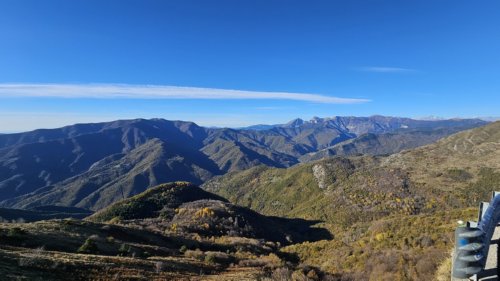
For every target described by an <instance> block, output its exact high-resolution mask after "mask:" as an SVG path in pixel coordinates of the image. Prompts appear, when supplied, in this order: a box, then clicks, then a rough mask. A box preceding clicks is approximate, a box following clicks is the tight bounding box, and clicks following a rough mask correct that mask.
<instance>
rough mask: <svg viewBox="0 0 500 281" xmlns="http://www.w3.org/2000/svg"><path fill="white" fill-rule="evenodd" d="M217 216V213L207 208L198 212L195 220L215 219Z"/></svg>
mask: <svg viewBox="0 0 500 281" xmlns="http://www.w3.org/2000/svg"><path fill="white" fill-rule="evenodd" d="M214 215H215V212H214V211H213V210H212V209H210V208H208V207H205V208H203V209H201V210H198V211H197V212H196V213H195V214H194V216H195V218H205V217H213V216H214Z"/></svg>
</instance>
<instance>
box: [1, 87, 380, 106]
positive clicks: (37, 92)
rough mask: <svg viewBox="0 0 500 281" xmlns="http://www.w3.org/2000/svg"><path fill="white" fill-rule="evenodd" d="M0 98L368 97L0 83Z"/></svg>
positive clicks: (311, 99)
mask: <svg viewBox="0 0 500 281" xmlns="http://www.w3.org/2000/svg"><path fill="white" fill-rule="evenodd" d="M0 97H37V98H96V99H98V98H106V99H114V98H128V99H276V100H296V101H307V102H317V103H333V104H355V103H365V102H369V101H370V100H368V99H357V98H340V97H332V96H327V95H319V94H309V93H289V92H261V91H242V90H227V89H214V88H195V87H176V86H162V85H129V84H0Z"/></svg>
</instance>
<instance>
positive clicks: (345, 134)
mask: <svg viewBox="0 0 500 281" xmlns="http://www.w3.org/2000/svg"><path fill="white" fill-rule="evenodd" d="M482 124H484V122H483V121H480V120H475V119H474V120H472V119H470V120H446V121H419V120H412V119H407V118H395V117H382V116H373V117H334V118H324V119H321V118H315V119H313V120H311V121H308V122H306V121H302V120H294V121H292V122H290V123H288V124H285V125H281V126H275V127H272V128H271V129H268V130H259V131H257V130H235V129H214V128H203V127H199V126H197V125H196V124H194V123H192V122H182V121H167V120H163V119H151V120H144V119H136V120H122V121H115V122H108V123H98V124H77V125H74V126H68V127H63V128H59V129H50V130H36V131H32V132H27V133H18V134H7V135H1V136H0V202H1V203H0V205H1V206H4V207H14V208H31V207H35V206H42V205H63V206H77V207H82V208H85V209H91V210H98V209H101V208H104V207H106V206H107V205H109V204H111V203H113V202H116V201H117V200H120V199H123V198H127V197H130V196H133V195H135V194H138V193H140V192H142V191H144V190H146V189H147V188H149V187H152V186H155V185H157V184H160V183H164V182H170V181H177V180H184V181H190V182H194V183H197V184H201V183H203V182H205V181H206V180H208V179H210V178H212V177H213V176H216V175H222V174H224V173H226V172H232V171H240V170H244V169H248V168H251V167H255V166H259V165H266V166H270V167H279V168H285V167H290V166H293V165H295V164H297V163H299V160H302V159H301V157H306V158H311V159H316V158H318V157H323V156H327V155H326V154H325V155H323V152H319V153H317V154H313V156H310V154H311V153H316V152H317V151H318V150H320V149H325V148H329V147H331V146H332V145H336V144H338V143H341V142H345V141H348V142H349V143H346V146H342V147H343V149H342V151H344V152H341V150H336V152H335V153H338V154H340V153H345V154H348V155H351V154H352V153H354V152H356V153H358V152H360V153H373V154H378V153H380V152H383V153H393V152H397V151H399V150H401V149H404V148H407V147H411V146H416V145H421V144H425V143H427V142H430V141H432V140H435V139H437V138H439V137H442V136H444V135H447V134H450V133H451V132H453V131H456V130H462V129H465V128H469V127H475V126H479V125H482ZM406 130H411V132H407V131H406ZM389 132H393V133H391V134H392V135H391V137H389V138H387V137H385V136H382V135H378V134H384V133H389ZM362 134H375V135H374V137H375V138H377V141H376V142H373V141H366V139H367V138H366V135H365V136H361V137H360V138H356V137H357V136H358V135H362ZM353 139H354V140H353ZM397 140H405V141H406V143H408V145H406V146H397V145H395V142H396V141H397ZM339 145H340V144H339ZM353 145H354V147H352V146H353ZM347 146H349V147H351V148H349V149H347V148H345V147H347ZM368 147H370V149H368ZM328 151H331V149H329V150H328ZM327 154H328V155H329V154H330V152H329V153H327Z"/></svg>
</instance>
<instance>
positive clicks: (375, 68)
mask: <svg viewBox="0 0 500 281" xmlns="http://www.w3.org/2000/svg"><path fill="white" fill-rule="evenodd" d="M358 70H360V71H366V72H376V73H408V72H416V70H415V69H411V68H402V67H385V66H364V67H360V68H359V69H358Z"/></svg>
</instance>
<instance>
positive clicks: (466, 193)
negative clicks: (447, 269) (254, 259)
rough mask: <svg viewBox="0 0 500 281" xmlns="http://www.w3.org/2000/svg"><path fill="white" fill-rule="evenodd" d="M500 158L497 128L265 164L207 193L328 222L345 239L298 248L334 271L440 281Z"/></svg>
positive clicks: (496, 175)
mask: <svg viewBox="0 0 500 281" xmlns="http://www.w3.org/2000/svg"><path fill="white" fill-rule="evenodd" d="M499 153H500V122H495V123H491V124H488V125H486V126H483V127H479V128H475V129H471V130H467V131H463V132H459V133H457V134H454V135H451V136H449V137H446V138H443V139H441V140H439V141H437V142H436V143H433V144H430V145H427V146H422V147H419V148H415V149H411V150H406V151H402V152H400V153H396V154H393V155H390V156H384V157H383V156H375V157H374V156H357V157H350V158H346V157H339V156H337V157H333V158H327V159H323V160H319V161H314V162H310V163H305V164H300V165H296V166H294V167H291V168H287V169H278V168H270V167H265V166H259V167H255V168H252V169H249V170H246V171H241V172H233V173H228V174H227V175H224V176H219V177H215V178H213V179H211V180H210V181H208V182H206V183H205V184H204V185H203V188H204V189H205V190H208V191H211V192H214V193H216V194H219V195H221V196H224V197H225V198H227V199H229V200H230V201H231V202H233V203H235V204H239V205H242V206H246V207H249V208H251V209H253V210H256V211H258V212H261V213H263V214H266V215H279V216H284V217H298V218H307V219H319V220H323V221H325V223H326V225H327V228H329V229H330V230H331V232H332V233H333V235H334V237H344V238H341V241H339V240H336V241H329V242H314V243H304V244H301V245H294V246H291V247H289V248H288V250H289V251H290V252H292V253H296V254H298V255H299V256H301V257H302V258H303V259H305V260H307V261H309V262H310V263H314V264H321V265H322V268H323V269H324V270H327V271H330V272H343V275H344V276H346V278H353V279H354V280H363V276H365V277H366V275H363V274H362V272H364V273H365V274H368V276H370V274H373V275H372V277H373V279H374V280H376V276H384V278H389V279H391V280H431V279H433V278H434V272H435V271H436V270H437V267H438V265H439V264H440V263H441V262H442V261H443V260H445V259H446V258H447V257H448V251H449V249H450V248H451V245H452V244H451V242H452V238H451V237H452V235H453V229H454V226H455V225H454V222H455V221H456V220H458V219H471V218H472V217H473V216H474V215H475V214H474V213H473V212H471V209H468V207H472V206H476V204H477V203H478V202H479V201H482V200H485V199H486V198H489V196H490V193H491V191H493V190H495V189H498V186H500V172H499V171H500V154H499ZM353 253H356V254H354V255H353ZM388 259H390V260H392V262H390V263H391V264H397V266H392V267H391V266H387V264H388V263H387V260H388ZM349 276H350V277H349Z"/></svg>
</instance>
